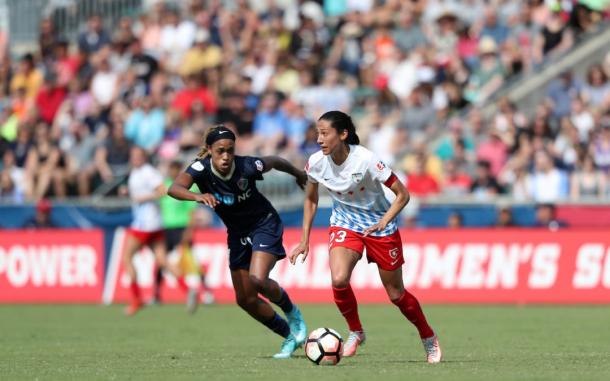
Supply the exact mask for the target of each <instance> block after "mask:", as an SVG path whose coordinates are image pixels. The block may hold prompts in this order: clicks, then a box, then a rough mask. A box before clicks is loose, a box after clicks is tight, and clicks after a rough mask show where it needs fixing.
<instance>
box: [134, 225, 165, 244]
mask: <svg viewBox="0 0 610 381" xmlns="http://www.w3.org/2000/svg"><path fill="white" fill-rule="evenodd" d="M127 234H129V235H130V236H132V237H134V238H135V239H137V240H138V242H140V244H141V245H150V244H152V243H155V242H158V241H162V242H165V232H164V231H163V230H155V231H152V232H145V231H142V230H136V229H133V228H128V229H127Z"/></svg>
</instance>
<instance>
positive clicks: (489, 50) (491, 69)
mask: <svg viewBox="0 0 610 381" xmlns="http://www.w3.org/2000/svg"><path fill="white" fill-rule="evenodd" d="M505 75H506V73H505V69H504V67H503V66H502V62H500V60H499V58H498V47H497V45H496V42H495V41H494V40H493V39H492V38H491V37H484V38H483V39H481V41H480V42H479V64H478V66H476V67H475V68H474V69H473V72H472V75H471V76H470V78H469V80H468V86H467V88H466V90H465V93H464V96H465V98H466V100H468V101H469V102H471V103H482V102H483V101H485V100H486V99H487V98H489V96H490V95H491V94H493V93H494V92H496V90H498V89H499V88H500V86H502V84H503V83H504V77H505Z"/></svg>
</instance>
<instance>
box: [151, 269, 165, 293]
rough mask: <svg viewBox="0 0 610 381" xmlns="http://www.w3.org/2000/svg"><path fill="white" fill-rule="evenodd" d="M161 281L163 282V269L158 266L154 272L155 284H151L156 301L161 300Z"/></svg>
mask: <svg viewBox="0 0 610 381" xmlns="http://www.w3.org/2000/svg"><path fill="white" fill-rule="evenodd" d="M161 283H163V270H162V269H161V268H160V267H159V268H157V272H156V273H155V284H154V286H153V295H154V297H155V299H157V301H160V300H161Z"/></svg>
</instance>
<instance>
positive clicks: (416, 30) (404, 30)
mask: <svg viewBox="0 0 610 381" xmlns="http://www.w3.org/2000/svg"><path fill="white" fill-rule="evenodd" d="M392 38H393V39H394V41H395V42H396V47H398V49H400V50H401V51H403V52H405V53H406V52H409V51H410V50H411V49H414V48H417V47H419V46H422V45H424V44H426V42H427V39H426V35H425V34H424V31H423V29H422V26H421V24H420V23H418V22H417V20H416V19H415V15H414V12H413V10H411V9H409V8H408V7H405V8H403V10H402V11H401V12H400V15H399V18H398V22H397V25H396V26H395V27H394V29H393V31H392Z"/></svg>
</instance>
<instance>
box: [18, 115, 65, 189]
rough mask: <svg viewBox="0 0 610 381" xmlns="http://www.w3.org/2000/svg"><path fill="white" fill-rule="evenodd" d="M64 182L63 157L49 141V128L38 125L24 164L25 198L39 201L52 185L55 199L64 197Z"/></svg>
mask: <svg viewBox="0 0 610 381" xmlns="http://www.w3.org/2000/svg"><path fill="white" fill-rule="evenodd" d="M66 180H67V172H66V162H65V160H64V157H63V155H62V153H61V151H60V150H59V148H58V147H57V145H56V144H55V143H54V142H53V140H52V139H51V136H50V132H49V126H47V125H46V124H45V123H39V124H38V125H37V126H36V130H35V136H34V144H33V146H32V148H31V149H30V150H29V151H28V155H27V160H26V163H25V183H26V185H25V189H26V196H27V197H28V198H30V199H35V200H40V199H42V198H43V197H46V196H47V194H48V192H49V190H50V187H51V185H52V186H53V187H52V188H53V194H54V195H55V196H56V197H65V196H66Z"/></svg>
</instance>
